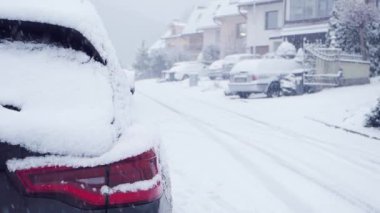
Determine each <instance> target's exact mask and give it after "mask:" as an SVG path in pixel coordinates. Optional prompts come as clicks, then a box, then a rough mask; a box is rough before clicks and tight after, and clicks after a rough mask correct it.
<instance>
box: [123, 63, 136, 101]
mask: <svg viewBox="0 0 380 213" xmlns="http://www.w3.org/2000/svg"><path fill="white" fill-rule="evenodd" d="M124 72H125V74H126V75H127V80H128V85H129V88H130V91H131V93H132V95H134V94H135V91H136V86H135V81H136V72H135V71H133V70H128V69H124Z"/></svg>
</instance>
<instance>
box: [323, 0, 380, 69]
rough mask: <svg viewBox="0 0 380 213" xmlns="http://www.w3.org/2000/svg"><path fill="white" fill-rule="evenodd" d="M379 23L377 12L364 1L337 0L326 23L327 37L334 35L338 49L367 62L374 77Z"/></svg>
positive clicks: (377, 61)
mask: <svg viewBox="0 0 380 213" xmlns="http://www.w3.org/2000/svg"><path fill="white" fill-rule="evenodd" d="M379 20H380V18H379V12H378V10H377V9H376V8H374V7H371V6H370V5H368V4H367V3H365V2H364V1H358V0H337V1H336V3H335V7H334V10H333V13H332V17H331V19H330V22H329V24H330V29H329V35H331V34H332V32H333V33H334V34H335V36H336V43H337V45H338V47H339V48H342V49H343V50H344V51H345V52H349V53H360V54H362V55H363V58H364V59H366V60H367V59H369V60H370V61H371V71H372V74H373V75H375V74H379V69H380V68H379V66H378V65H379V54H380V53H379V52H380V45H379V35H380V33H379V24H378V22H379ZM328 42H329V43H331V40H330V39H328Z"/></svg>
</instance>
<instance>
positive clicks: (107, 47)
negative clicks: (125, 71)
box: [0, 0, 118, 66]
mask: <svg viewBox="0 0 380 213" xmlns="http://www.w3.org/2000/svg"><path fill="white" fill-rule="evenodd" d="M0 5H1V7H0V19H7V20H20V21H31V22H38V23H47V24H53V25H58V26H63V27H67V28H72V29H75V30H77V31H79V32H80V33H81V34H83V35H84V36H85V37H86V38H87V39H88V40H89V41H90V42H91V43H92V44H93V45H94V47H95V48H96V49H97V51H98V52H99V54H100V55H101V56H102V57H103V58H104V59H106V60H107V61H108V63H109V64H110V65H112V66H118V61H117V58H116V54H115V50H114V49H113V46H112V44H111V42H110V40H109V39H108V36H107V31H106V30H105V28H104V26H103V24H102V21H101V19H100V17H99V15H98V13H97V11H96V10H95V8H94V6H93V5H92V4H91V2H89V1H88V0H64V1H62V0H12V1H9V0H0Z"/></svg>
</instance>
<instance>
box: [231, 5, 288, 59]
mask: <svg viewBox="0 0 380 213" xmlns="http://www.w3.org/2000/svg"><path fill="white" fill-rule="evenodd" d="M239 7H240V10H241V11H242V12H243V13H245V14H246V18H247V49H248V50H249V52H250V53H253V54H259V55H264V54H266V53H268V52H274V51H276V50H277V48H278V46H279V45H280V44H281V42H282V36H281V30H282V27H283V25H284V19H283V17H284V4H283V0H264V1H263V0H260V1H251V2H245V3H242V4H240V5H239Z"/></svg>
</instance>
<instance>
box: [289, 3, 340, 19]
mask: <svg viewBox="0 0 380 213" xmlns="http://www.w3.org/2000/svg"><path fill="white" fill-rule="evenodd" d="M289 2H290V8H289V9H290V11H289V14H290V20H291V21H299V20H307V19H317V18H325V17H329V16H330V14H331V11H332V9H333V5H334V0H290V1H289Z"/></svg>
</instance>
